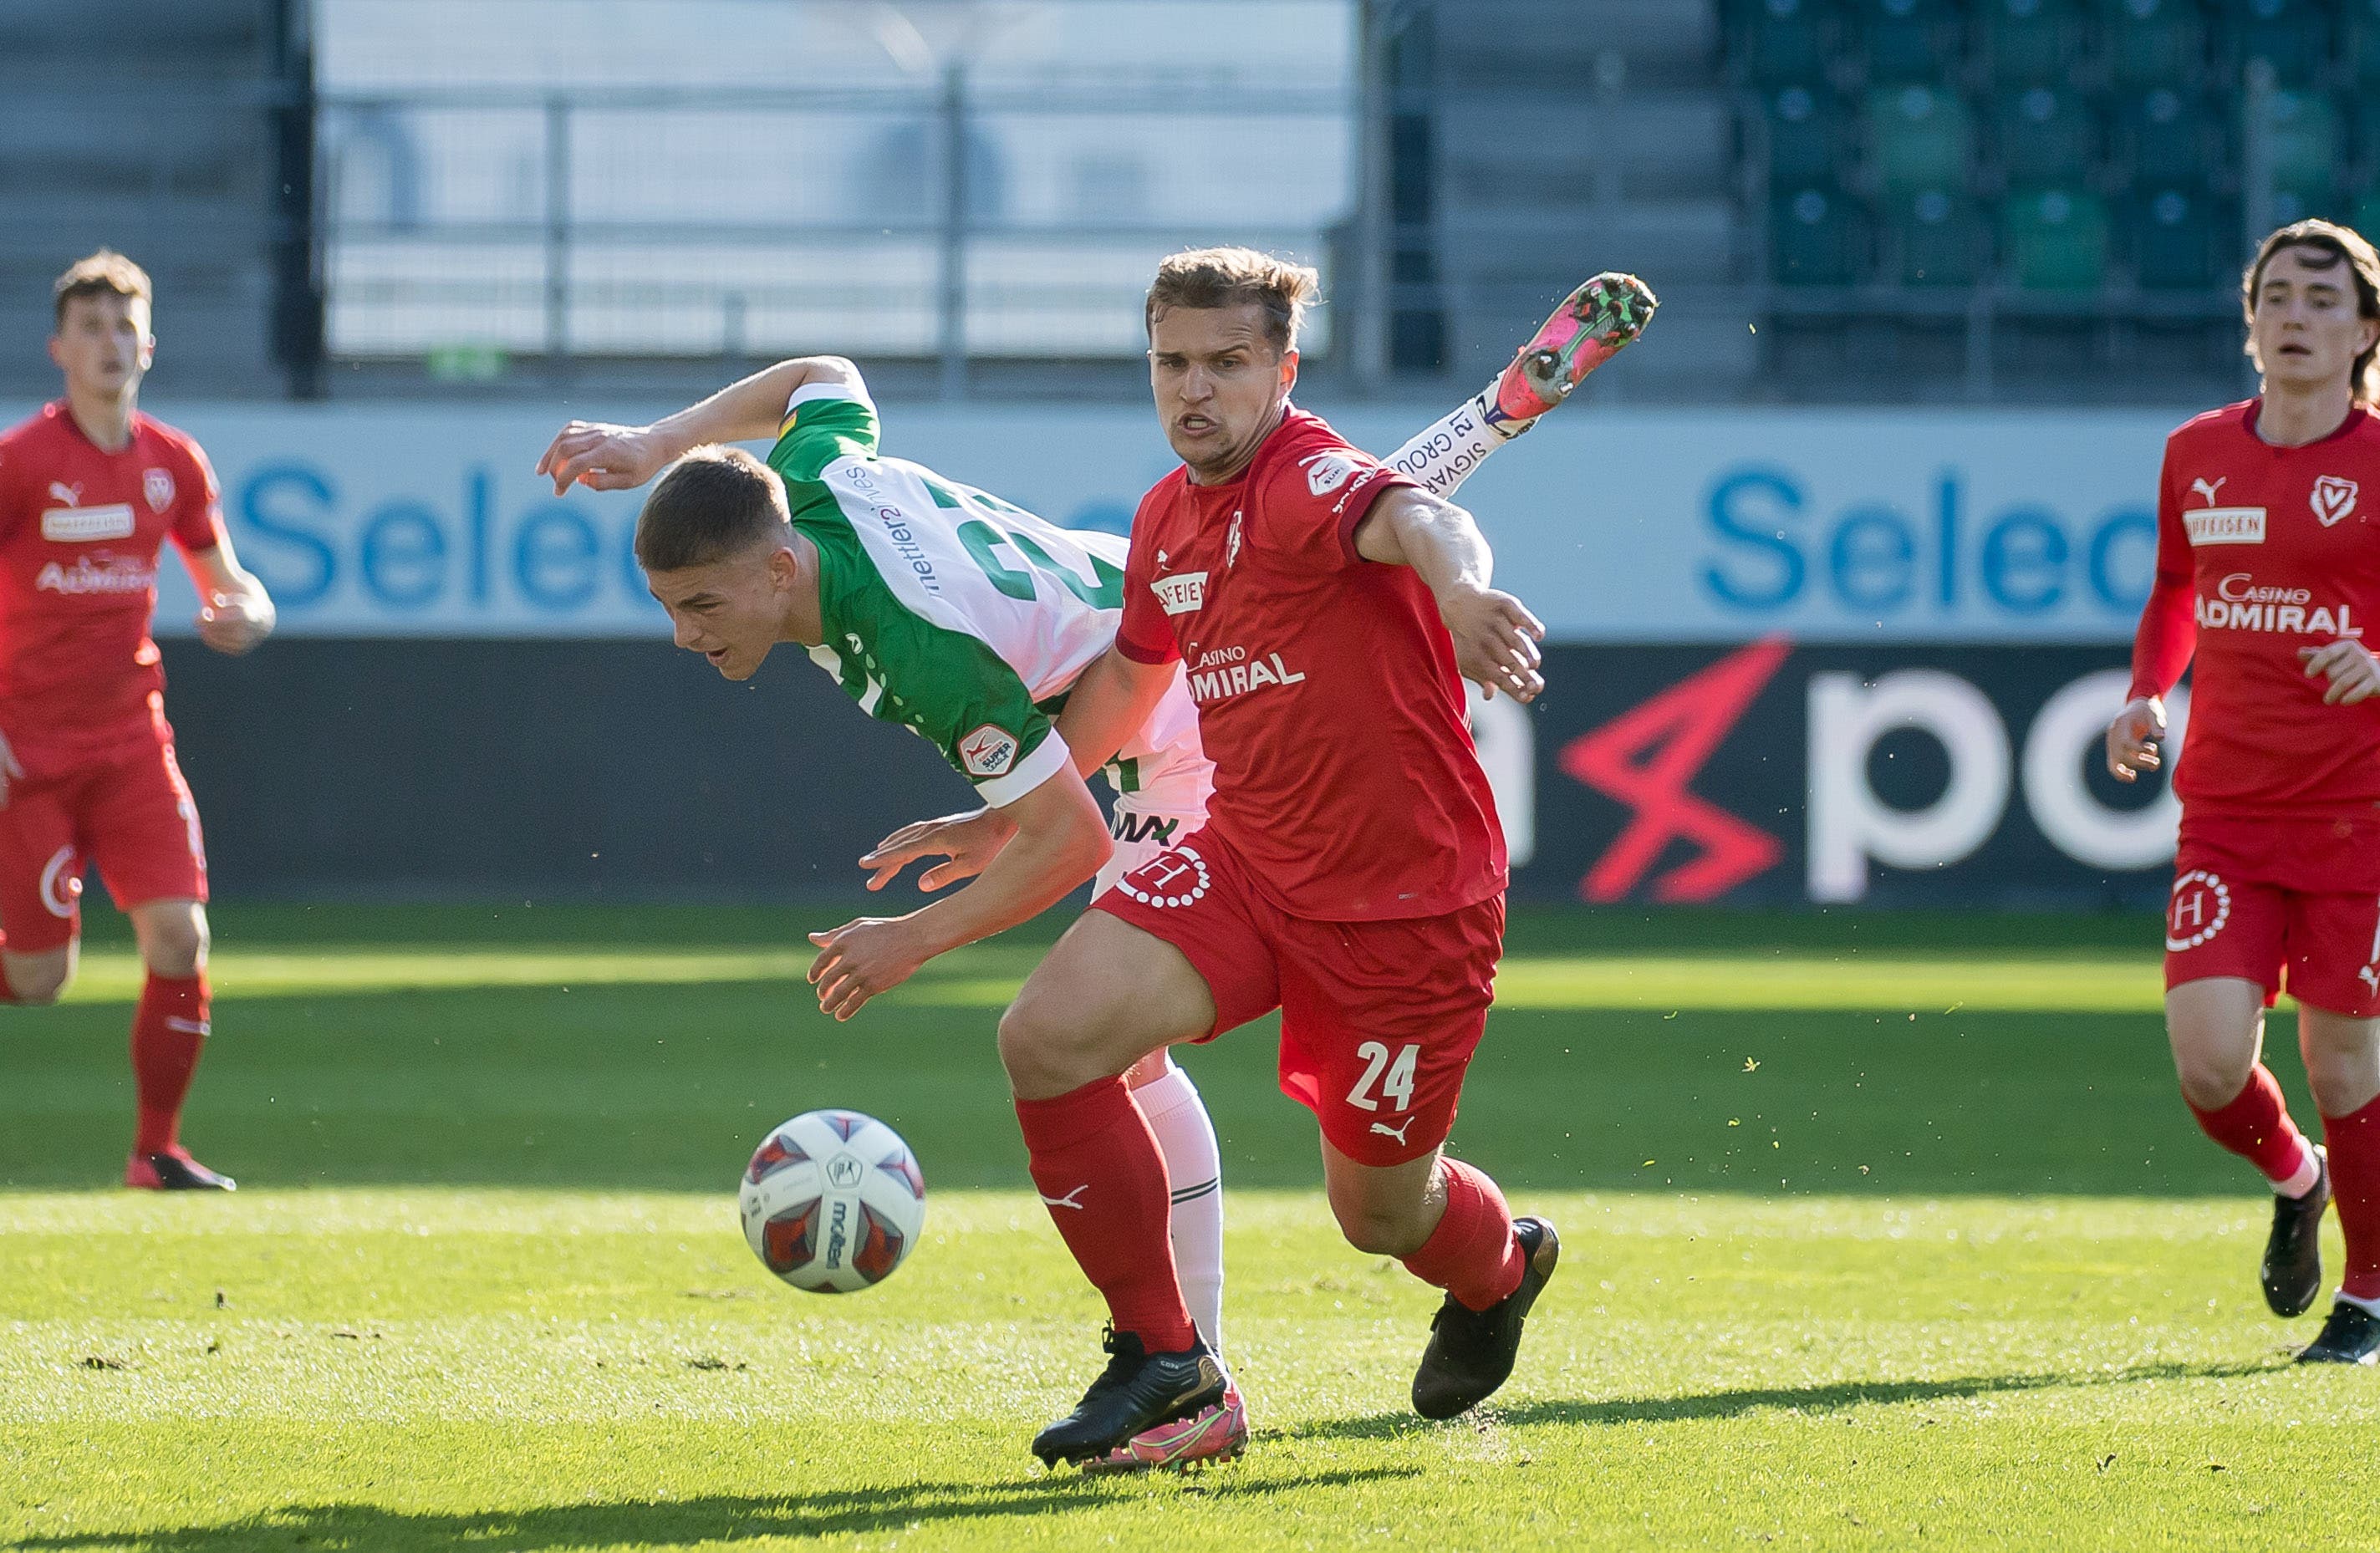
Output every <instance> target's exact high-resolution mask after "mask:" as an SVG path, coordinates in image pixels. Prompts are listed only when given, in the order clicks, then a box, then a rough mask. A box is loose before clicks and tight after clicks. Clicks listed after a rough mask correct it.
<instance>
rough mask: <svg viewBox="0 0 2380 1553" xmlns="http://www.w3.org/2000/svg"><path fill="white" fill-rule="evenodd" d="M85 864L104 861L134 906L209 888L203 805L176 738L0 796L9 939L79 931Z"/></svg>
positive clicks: (3, 914)
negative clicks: (185, 773) (178, 757)
mask: <svg viewBox="0 0 2380 1553" xmlns="http://www.w3.org/2000/svg"><path fill="white" fill-rule="evenodd" d="M86 864H91V865H96V866H97V867H98V868H99V877H100V878H101V879H102V880H104V881H105V883H106V885H107V893H108V895H109V896H110V897H111V898H112V899H114V901H115V904H117V905H118V906H119V907H122V908H124V909H126V910H129V909H131V908H132V907H134V906H137V905H141V904H146V903H148V902H150V901H168V900H184V899H187V900H193V901H203V900H205V899H206V898H207V854H206V846H205V843H204V842H203V841H202V840H201V839H200V834H199V810H198V806H197V805H195V804H193V803H192V802H191V801H190V787H189V783H186V782H184V781H183V780H182V769H181V767H180V766H179V765H177V764H176V763H175V760H174V746H172V745H171V744H169V743H165V742H164V741H162V740H160V741H156V742H152V743H150V744H148V745H146V746H135V747H133V748H131V749H128V750H127V751H126V752H125V753H124V754H122V755H120V756H116V757H115V758H108V759H103V760H94V761H91V763H89V764H87V765H83V766H79V767H76V768H75V769H73V770H69V771H67V772H66V773H65V774H63V775H60V776H56V777H49V778H44V779H42V780H41V781H39V782H13V783H9V784H8V801H7V803H6V806H0V931H5V932H6V935H7V940H8V947H9V948H10V949H12V950H15V951H17V952H19V953H26V954H39V953H42V952H44V951H47V950H53V949H63V948H65V947H66V946H67V944H68V943H70V942H71V941H73V940H74V937H75V934H76V933H77V932H78V931H79V929H80V927H81V920H80V909H81V900H82V874H83V868H84V867H85V865H86Z"/></svg>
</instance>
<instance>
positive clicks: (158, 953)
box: [140, 906, 209, 977]
mask: <svg viewBox="0 0 2380 1553" xmlns="http://www.w3.org/2000/svg"><path fill="white" fill-rule="evenodd" d="M208 947H209V935H208V932H207V916H206V913H205V912H204V911H203V910H202V909H200V908H199V907H197V906H192V907H191V908H189V910H188V911H187V912H163V913H159V914H156V915H154V916H151V917H149V918H148V919H146V920H144V921H143V922H141V924H140V963H141V965H143V966H145V967H146V968H147V969H148V970H150V971H151V972H152V973H153V974H155V975H158V976H162V977H193V976H196V975H198V974H199V972H200V970H201V969H203V968H204V967H205V965H206V963H207V950H208Z"/></svg>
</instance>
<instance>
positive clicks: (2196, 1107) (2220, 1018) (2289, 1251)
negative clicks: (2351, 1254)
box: [2166, 920, 2331, 1316]
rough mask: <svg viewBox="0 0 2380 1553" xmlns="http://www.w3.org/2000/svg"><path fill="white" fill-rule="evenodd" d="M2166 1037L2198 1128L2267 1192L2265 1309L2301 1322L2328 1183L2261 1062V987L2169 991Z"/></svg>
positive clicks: (2314, 1274) (2207, 984) (2193, 984)
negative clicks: (2248, 1167)
mask: <svg viewBox="0 0 2380 1553" xmlns="http://www.w3.org/2000/svg"><path fill="white" fill-rule="evenodd" d="M2240 926H2241V927H2242V928H2248V927H2250V926H2252V923H2251V922H2249V921H2246V920H2243V921H2242V923H2241V924H2240ZM2166 1035H2167V1038H2168V1041H2170V1042H2171V1044H2172V1047H2173V1061H2174V1071H2175V1074H2177V1076H2179V1077H2180V1080H2181V1095H2182V1098H2183V1099H2184V1100H2186V1101H2188V1102H2189V1105H2190V1111H2191V1114H2192V1116H2195V1117H2196V1118H2198V1124H2199V1126H2200V1127H2201V1128H2202V1129H2204V1131H2205V1134H2206V1135H2207V1136H2208V1137H2210V1138H2212V1139H2214V1140H2215V1141H2216V1143H2218V1144H2221V1145H2222V1146H2223V1147H2225V1148H2228V1149H2229V1150H2230V1151H2231V1152H2232V1153H2234V1154H2237V1155H2238V1156H2240V1158H2241V1159H2245V1160H2247V1161H2248V1162H2249V1163H2250V1164H2252V1165H2253V1166H2255V1167H2256V1169H2257V1171H2259V1172H2261V1173H2262V1174H2263V1176H2264V1177H2265V1181H2267V1182H2268V1183H2271V1185H2272V1189H2273V1227H2272V1231H2271V1233H2270V1234H2269V1235H2268V1236H2267V1237H2266V1240H2265V1258H2264V1263H2263V1267H2262V1268H2261V1271H2260V1281H2261V1282H2262V1283H2263V1285H2264V1290H2265V1304H2268V1305H2270V1306H2271V1307H2272V1310H2273V1314H2274V1315H2276V1316H2302V1315H2304V1314H2305V1313H2306V1311H2307V1310H2308V1309H2310V1308H2312V1306H2313V1302H2314V1298H2315V1296H2317V1295H2318V1294H2320V1293H2321V1292H2322V1215H2323V1210H2324V1209H2325V1207H2329V1206H2330V1193H2331V1185H2330V1177H2329V1173H2328V1171H2326V1170H2325V1166H2324V1162H2323V1157H2322V1150H2321V1149H2319V1148H2317V1147H2314V1146H2313V1144H2311V1143H2309V1142H2307V1140H2306V1137H2305V1134H2302V1133H2301V1132H2300V1131H2299V1130H2298V1126H2297V1123H2296V1122H2293V1121H2291V1120H2290V1119H2289V1106H2288V1103H2287V1102H2286V1101H2285V1100H2284V1099H2283V1098H2281V1086H2280V1085H2279V1084H2278V1083H2277V1081H2276V1080H2275V1079H2274V1077H2273V1074H2272V1070H2270V1069H2269V1068H2267V1067H2265V1064H2264V1062H2263V1061H2262V1060H2261V1054H2262V1051H2263V1048H2264V1038H2265V989H2264V987H2263V986H2262V985H2261V984H2260V983H2258V982H2254V981H2250V980H2247V979H2245V978H2243V977H2199V978H2198V979H2196V980H2193V981H2185V982H2182V983H2180V985H2178V986H2176V987H2174V988H2172V989H2168V991H2167V993H2166Z"/></svg>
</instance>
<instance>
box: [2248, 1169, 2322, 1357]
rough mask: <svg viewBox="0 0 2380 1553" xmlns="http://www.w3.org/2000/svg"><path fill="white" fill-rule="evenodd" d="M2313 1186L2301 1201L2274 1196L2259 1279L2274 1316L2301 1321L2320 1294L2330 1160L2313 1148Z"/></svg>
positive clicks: (2299, 1198) (2297, 1198)
mask: <svg viewBox="0 0 2380 1553" xmlns="http://www.w3.org/2000/svg"><path fill="white" fill-rule="evenodd" d="M2313 1159H2314V1166H2315V1174H2314V1179H2313V1186H2312V1187H2311V1188H2310V1189H2309V1190H2308V1191H2307V1192H2306V1195H2304V1196H2302V1197H2284V1196H2282V1195H2280V1194H2278V1193H2275V1194H2274V1195H2273V1232H2272V1233H2271V1234H2270V1235H2268V1236H2266V1237H2265V1265H2264V1267H2263V1268H2261V1269H2260V1271H2259V1274H2258V1277H2259V1280H2260V1281H2261V1282H2262V1283H2263V1284H2264V1286H2265V1304H2268V1305H2270V1306H2272V1307H2273V1314H2274V1315H2276V1316H2303V1315H2304V1314H2305V1313H2306V1312H2307V1311H2309V1310H2312V1309H2313V1302H2314V1296H2315V1295H2317V1294H2320V1293H2321V1292H2322V1212H2323V1209H2325V1208H2326V1207H2329V1206H2330V1156H2329V1155H2328V1154H2326V1153H2325V1152H2324V1150H2323V1148H2322V1147H2321V1146H2320V1145H2319V1144H2317V1145H2316V1146H2315V1147H2314V1151H2313Z"/></svg>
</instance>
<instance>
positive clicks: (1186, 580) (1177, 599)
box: [1148, 572, 1207, 614]
mask: <svg viewBox="0 0 2380 1553" xmlns="http://www.w3.org/2000/svg"><path fill="white" fill-rule="evenodd" d="M1148 590H1149V591H1150V592H1151V593H1154V594H1156V595H1157V601H1158V602H1159V603H1160V604H1161V605H1162V606H1164V609H1165V613H1168V614H1192V613H1196V612H1197V611H1199V610H1201V609H1204V608H1205V607H1206V605H1207V574H1206V573H1204V572H1177V573H1175V574H1174V575H1173V576H1170V577H1160V578H1158V579H1157V580H1156V581H1155V582H1152V583H1150V584H1149V585H1148Z"/></svg>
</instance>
